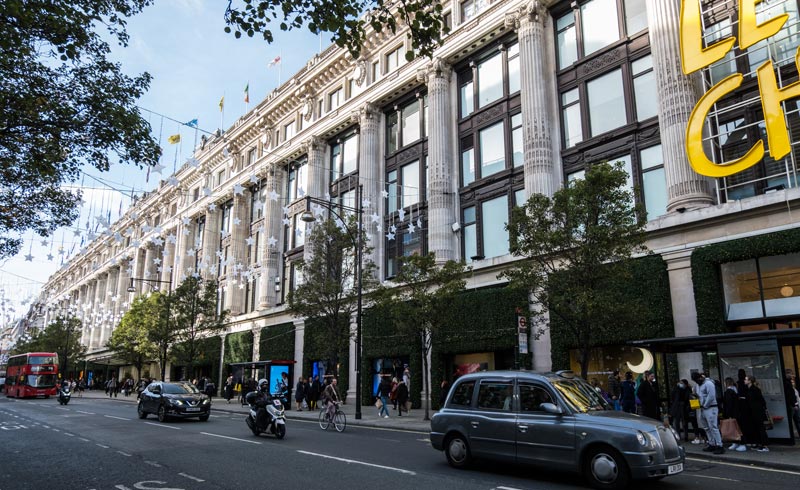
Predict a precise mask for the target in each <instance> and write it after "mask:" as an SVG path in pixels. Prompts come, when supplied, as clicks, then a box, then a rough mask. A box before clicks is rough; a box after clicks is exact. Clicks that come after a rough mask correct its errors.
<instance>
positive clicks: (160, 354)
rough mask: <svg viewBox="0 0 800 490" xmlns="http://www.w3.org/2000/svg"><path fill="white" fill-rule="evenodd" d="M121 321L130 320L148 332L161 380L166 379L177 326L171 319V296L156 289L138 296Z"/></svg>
mask: <svg viewBox="0 0 800 490" xmlns="http://www.w3.org/2000/svg"><path fill="white" fill-rule="evenodd" d="M121 321H122V322H126V321H127V322H130V323H131V324H132V325H135V326H138V328H141V329H142V330H144V331H145V332H146V333H147V340H148V341H149V342H150V343H151V344H152V345H153V347H155V357H156V359H158V363H159V366H160V367H161V380H162V381H164V376H165V374H166V370H167V360H168V359H169V353H170V348H171V347H172V345H173V344H174V343H175V337H176V334H175V327H174V326H173V324H172V322H170V321H169V296H167V295H165V294H161V293H160V292H158V291H155V292H153V293H151V294H149V295H144V296H138V297H136V298H135V299H134V300H133V303H132V305H131V308H130V309H129V310H128V311H126V312H125V315H123V317H122V320H121Z"/></svg>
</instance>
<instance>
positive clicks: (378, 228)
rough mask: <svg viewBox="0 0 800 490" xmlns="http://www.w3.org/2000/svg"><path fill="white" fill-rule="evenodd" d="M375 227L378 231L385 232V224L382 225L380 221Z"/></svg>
mask: <svg viewBox="0 0 800 490" xmlns="http://www.w3.org/2000/svg"><path fill="white" fill-rule="evenodd" d="M375 229H376V230H377V231H378V233H382V232H383V225H381V224H380V223H379V224H377V225H375Z"/></svg>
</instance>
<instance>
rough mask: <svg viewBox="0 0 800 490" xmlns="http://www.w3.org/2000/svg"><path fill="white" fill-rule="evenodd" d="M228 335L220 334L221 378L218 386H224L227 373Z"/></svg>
mask: <svg viewBox="0 0 800 490" xmlns="http://www.w3.org/2000/svg"><path fill="white" fill-rule="evenodd" d="M227 336H228V334H227V333H223V334H221V335H220V336H219V339H220V343H219V345H220V347H219V379H218V380H217V386H222V380H223V379H225V378H223V376H224V375H225V374H224V373H225V337H227ZM242 381H244V380H242Z"/></svg>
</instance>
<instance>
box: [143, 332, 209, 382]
mask: <svg viewBox="0 0 800 490" xmlns="http://www.w3.org/2000/svg"><path fill="white" fill-rule="evenodd" d="M196 342H197V358H196V359H195V368H197V367H200V366H211V379H212V380H213V381H214V383H217V382H218V381H219V353H220V348H221V347H222V342H221V338H220V337H219V336H216V335H215V336H213V337H206V338H202V339H197V340H196ZM182 362H184V361H182V360H181V359H180V357H179V356H176V355H171V356H170V370H171V371H173V370H174V369H176V368H182V367H183V364H182ZM177 373H181V374H182V369H181V370H180V371H177V372H173V373H172V374H177ZM150 374H151V375H153V376H157V374H156V373H153V372H151V373H150ZM181 374H178V376H180V375H181ZM195 375H196V373H193V372H191V371H190V372H188V373H187V376H188V377H189V379H191V378H193V377H195Z"/></svg>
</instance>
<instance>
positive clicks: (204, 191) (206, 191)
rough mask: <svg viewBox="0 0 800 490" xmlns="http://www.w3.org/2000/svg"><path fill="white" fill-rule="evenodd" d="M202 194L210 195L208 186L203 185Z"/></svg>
mask: <svg viewBox="0 0 800 490" xmlns="http://www.w3.org/2000/svg"><path fill="white" fill-rule="evenodd" d="M203 195H204V196H205V197H211V189H209V188H208V187H203Z"/></svg>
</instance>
